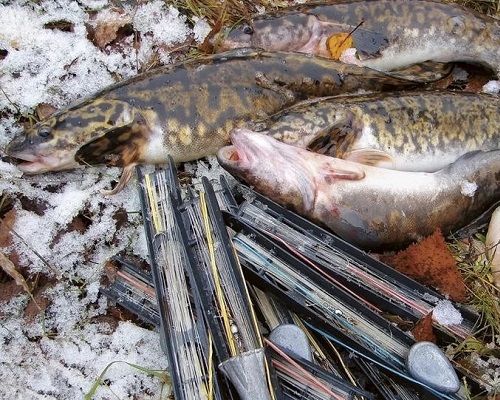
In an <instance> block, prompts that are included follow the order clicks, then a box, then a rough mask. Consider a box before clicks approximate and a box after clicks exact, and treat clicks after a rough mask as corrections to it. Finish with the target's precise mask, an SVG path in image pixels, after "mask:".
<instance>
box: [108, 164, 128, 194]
mask: <svg viewBox="0 0 500 400" xmlns="http://www.w3.org/2000/svg"><path fill="white" fill-rule="evenodd" d="M136 165H137V164H130V165H127V166H126V167H125V168H123V172H122V175H121V176H120V180H119V181H118V183H117V184H116V186H115V187H114V188H113V189H111V190H104V189H103V190H101V194H102V195H104V196H112V195H114V194H117V193H119V192H121V191H122V190H123V188H124V187H125V185H126V184H127V183H128V182H129V181H130V179H132V175H133V174H134V171H135V166H136Z"/></svg>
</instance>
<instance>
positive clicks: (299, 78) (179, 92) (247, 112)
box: [6, 49, 411, 173]
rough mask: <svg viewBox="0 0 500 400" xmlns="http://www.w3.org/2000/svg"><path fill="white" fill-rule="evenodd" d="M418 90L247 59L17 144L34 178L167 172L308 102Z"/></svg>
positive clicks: (276, 60)
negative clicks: (143, 168)
mask: <svg viewBox="0 0 500 400" xmlns="http://www.w3.org/2000/svg"><path fill="white" fill-rule="evenodd" d="M406 84H411V82H405V81H402V80H397V79H393V78H391V77H388V76H385V75H384V74H381V73H377V72H375V71H371V70H369V69H366V68H361V67H356V66H348V65H345V64H341V63H336V62H333V61H330V60H326V59H323V58H320V57H310V56H306V55H301V54H293V53H279V52H277V53H268V52H264V51H256V50H253V49H240V50H234V51H231V52H228V53H223V54H219V55H214V56H209V57H200V58H196V59H192V60H189V61H186V62H183V63H179V64H176V65H173V66H167V67H164V68H161V69H158V70H155V71H151V72H148V73H145V74H142V75H138V76H136V77H133V78H131V79H128V80H125V81H123V82H120V83H118V84H116V85H114V86H111V87H109V88H106V89H104V90H103V91H101V92H99V93H96V94H95V95H94V96H92V97H90V98H88V99H85V100H83V101H80V102H78V103H76V104H74V105H70V106H69V107H68V108H66V109H64V110H62V111H60V112H57V113H56V114H54V115H53V116H51V117H49V118H48V119H46V120H44V121H41V122H39V123H37V124H36V125H34V126H33V127H32V128H30V129H27V130H26V131H25V132H24V133H23V134H21V135H20V136H18V137H16V138H14V139H13V140H12V142H11V143H10V144H9V145H8V147H7V149H6V153H7V154H8V155H10V156H12V157H15V158H19V159H21V160H26V161H28V162H27V163H23V164H20V165H19V168H20V169H21V170H22V171H24V172H26V173H41V172H47V171H59V170H65V169H71V168H76V167H79V166H82V165H97V164H107V165H112V166H129V165H134V164H139V163H142V164H161V163H165V162H166V161H167V157H168V155H170V156H172V158H173V159H174V161H176V162H181V161H189V160H194V159H198V158H200V157H203V156H207V155H211V154H215V152H216V151H217V149H218V148H219V147H221V146H223V145H224V144H226V143H227V140H228V135H229V132H230V130H231V129H233V128H234V127H237V126H240V125H241V124H243V123H245V122H248V121H251V120H254V119H259V118H264V117H266V116H268V115H270V114H273V113H275V112H277V111H279V110H281V109H283V108H285V107H287V106H290V105H291V104H293V103H296V102H298V101H300V100H303V99H304V98H307V97H311V96H312V97H314V96H325V95H334V94H339V93H343V92H352V91H355V90H358V89H360V88H363V89H367V90H375V91H377V90H385V89H390V88H393V87H394V86H401V85H406Z"/></svg>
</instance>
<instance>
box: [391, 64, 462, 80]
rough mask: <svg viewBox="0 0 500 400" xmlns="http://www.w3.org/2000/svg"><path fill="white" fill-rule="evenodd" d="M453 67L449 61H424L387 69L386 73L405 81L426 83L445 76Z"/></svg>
mask: <svg viewBox="0 0 500 400" xmlns="http://www.w3.org/2000/svg"><path fill="white" fill-rule="evenodd" d="M453 67H454V66H453V64H450V63H439V62H434V61H426V62H423V63H420V64H415V65H410V66H409V67H405V68H400V69H397V70H394V71H389V72H386V74H388V75H390V76H392V77H394V78H398V79H404V80H407V81H412V82H418V83H427V82H435V81H438V80H440V79H443V78H445V77H446V76H448V75H449V74H450V72H451V71H452V69H453Z"/></svg>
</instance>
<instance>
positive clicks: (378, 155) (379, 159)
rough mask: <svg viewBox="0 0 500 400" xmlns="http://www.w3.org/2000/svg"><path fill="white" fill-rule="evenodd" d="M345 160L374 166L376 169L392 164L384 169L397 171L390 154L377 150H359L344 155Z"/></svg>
mask: <svg viewBox="0 0 500 400" xmlns="http://www.w3.org/2000/svg"><path fill="white" fill-rule="evenodd" d="M343 159H344V160H348V161H353V162H357V163H360V164H365V165H372V166H374V167H377V166H380V164H390V166H386V165H384V167H386V168H391V169H395V166H396V164H395V162H394V159H393V158H392V156H391V155H390V154H387V153H386V152H385V151H382V150H377V149H359V150H353V151H349V152H347V153H345V154H344V157H343Z"/></svg>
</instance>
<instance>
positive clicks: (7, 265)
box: [0, 251, 31, 295]
mask: <svg viewBox="0 0 500 400" xmlns="http://www.w3.org/2000/svg"><path fill="white" fill-rule="evenodd" d="M0 267H1V268H2V269H3V270H4V271H5V272H6V273H7V274H8V275H9V276H10V277H11V278H13V279H14V280H15V281H16V283H17V284H18V285H19V286H22V288H23V289H24V290H25V291H26V292H27V293H29V294H30V295H31V291H30V288H29V286H28V283H27V282H26V280H25V279H24V277H23V276H22V275H21V274H20V273H19V272H18V271H17V270H16V266H15V265H14V263H13V262H12V261H10V260H9V258H8V257H7V256H6V255H5V254H4V253H3V251H0Z"/></svg>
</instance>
